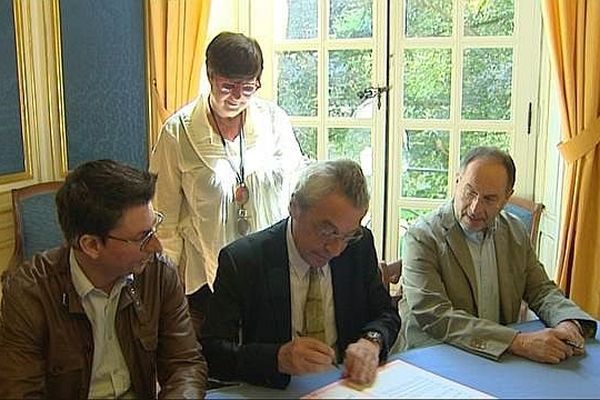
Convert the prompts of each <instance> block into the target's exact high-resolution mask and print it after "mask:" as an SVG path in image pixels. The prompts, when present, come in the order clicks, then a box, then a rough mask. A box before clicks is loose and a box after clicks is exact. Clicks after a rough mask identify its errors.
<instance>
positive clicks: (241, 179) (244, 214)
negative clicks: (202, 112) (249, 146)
mask: <svg viewBox="0 0 600 400" xmlns="http://www.w3.org/2000/svg"><path fill="white" fill-rule="evenodd" d="M208 109H209V111H210V115H211V116H212V119H213V121H215V128H217V133H218V134H219V138H221V144H222V145H223V150H225V157H226V158H227V162H228V163H229V166H230V167H231V169H232V170H233V172H234V173H235V180H236V185H235V188H234V189H233V201H234V202H235V204H236V205H237V207H238V219H237V223H236V227H237V231H238V233H239V234H240V235H242V236H245V235H246V234H248V231H249V230H250V222H249V221H248V218H249V217H248V210H246V209H245V208H244V206H245V205H246V203H248V199H249V198H250V192H249V190H248V186H247V185H246V181H245V171H244V147H245V146H244V136H245V135H244V124H243V121H242V118H243V117H242V116H240V130H239V136H240V168H239V171H238V169H236V168H235V166H234V165H233V162H232V161H231V158H230V157H229V151H227V143H226V142H225V138H224V137H223V133H222V132H221V127H220V126H219V121H217V118H216V116H215V112H214V111H213V108H212V105H211V103H210V97H209V98H208Z"/></svg>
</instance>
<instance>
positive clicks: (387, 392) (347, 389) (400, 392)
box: [303, 360, 494, 399]
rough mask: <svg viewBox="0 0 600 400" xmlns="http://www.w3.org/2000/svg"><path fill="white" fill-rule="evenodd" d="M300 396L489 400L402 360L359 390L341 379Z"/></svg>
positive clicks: (488, 396)
mask: <svg viewBox="0 0 600 400" xmlns="http://www.w3.org/2000/svg"><path fill="white" fill-rule="evenodd" d="M303 398H304V399H357V398H363V399H364V398H378V399H383V398H387V399H390V398H394V399H400V398H411V399H417V398H427V399H435V398H444V399H473V398H477V399H493V398H494V397H492V396H490V395H488V394H487V393H483V392H480V391H479V390H475V389H473V388H470V387H468V386H465V385H462V384H460V383H458V382H455V381H452V380H450V379H446V378H444V377H441V376H439V375H436V374H434V373H431V372H429V371H425V370H424V369H421V368H419V367H415V366H414V365H412V364H409V363H407V362H404V361H402V360H396V361H392V362H390V363H388V364H386V365H384V366H382V367H380V368H379V370H378V372H377V378H376V379H375V382H374V383H373V385H372V386H369V387H367V388H364V389H362V390H360V389H357V388H356V387H353V386H352V385H349V384H347V383H346V381H345V380H344V379H342V380H339V381H337V382H334V383H332V384H329V385H327V386H324V387H322V388H320V389H317V390H315V391H314V392H311V393H309V394H307V395H306V396H304V397H303Z"/></svg>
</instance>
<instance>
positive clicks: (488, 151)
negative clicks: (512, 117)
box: [460, 146, 516, 192]
mask: <svg viewBox="0 0 600 400" xmlns="http://www.w3.org/2000/svg"><path fill="white" fill-rule="evenodd" d="M483 158H487V159H493V160H496V161H498V162H499V163H500V164H502V165H503V166H504V169H505V170H506V176H507V177H508V186H507V188H506V190H507V192H508V191H510V190H512V188H513V187H514V186H515V175H516V167H515V162H514V161H513V159H512V157H511V156H510V155H509V154H508V153H506V152H504V151H502V150H500V149H499V148H497V147H488V146H480V147H475V148H473V149H471V150H469V152H468V153H467V154H466V155H465V156H464V157H463V159H462V161H461V162H460V172H461V173H462V172H464V171H465V169H466V168H467V166H468V165H469V164H470V163H471V162H473V161H475V160H479V159H483Z"/></svg>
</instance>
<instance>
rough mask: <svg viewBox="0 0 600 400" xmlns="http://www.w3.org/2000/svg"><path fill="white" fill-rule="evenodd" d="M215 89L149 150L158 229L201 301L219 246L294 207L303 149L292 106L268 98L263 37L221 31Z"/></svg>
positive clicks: (209, 52)
mask: <svg viewBox="0 0 600 400" xmlns="http://www.w3.org/2000/svg"><path fill="white" fill-rule="evenodd" d="M206 69H207V73H208V81H209V83H210V92H209V93H202V94H201V95H200V96H199V97H198V98H197V99H196V100H194V101H193V102H191V103H190V104H188V105H186V106H184V107H183V108H182V109H180V110H179V111H177V112H176V113H175V114H174V115H173V116H171V117H170V118H169V119H168V120H167V121H166V123H165V124H164V126H163V128H162V130H161V133H160V136H159V139H158V142H157V144H156V147H155V148H154V151H153V154H152V156H151V159H150V169H151V171H153V172H155V173H157V174H158V181H157V190H156V196H155V198H154V200H153V203H154V207H156V208H157V209H160V210H161V211H162V212H163V213H164V214H165V221H164V223H163V226H162V227H161V230H160V231H159V233H158V234H159V236H160V238H161V241H162V243H163V247H164V250H165V252H166V254H167V255H168V256H169V257H170V258H171V259H172V260H173V261H174V262H175V263H176V264H178V266H179V272H180V275H181V277H182V280H183V282H184V284H185V289H186V294H188V296H191V298H190V305H191V306H192V307H194V304H195V302H196V300H198V299H196V296H194V294H197V292H198V290H199V289H200V288H202V287H203V286H205V285H206V284H208V285H209V286H211V285H212V283H213V280H214V278H215V274H216V269H217V256H218V253H219V251H220V249H221V248H222V247H223V246H224V245H226V244H228V243H230V242H232V241H234V240H235V239H238V238H240V237H242V236H244V235H246V234H248V233H250V232H254V231H257V230H260V229H262V228H265V227H267V226H269V225H271V224H273V223H275V222H277V221H279V220H280V219H282V218H284V217H286V216H287V202H288V201H289V191H290V188H291V187H292V184H293V183H292V181H293V176H294V175H295V172H296V171H297V170H298V169H299V167H300V166H301V165H302V160H303V158H302V154H301V152H300V148H299V146H298V142H297V140H296V138H295V136H294V133H293V131H292V126H291V123H290V121H289V119H288V116H287V115H286V113H285V112H284V111H283V110H282V109H281V108H279V107H278V106H277V105H276V104H274V103H272V102H269V101H265V100H262V99H259V98H258V97H256V92H257V90H258V89H259V88H260V86H261V81H260V79H261V74H262V70H263V56H262V51H261V49H260V46H259V44H258V42H257V41H256V40H254V39H252V38H249V37H246V36H244V35H243V34H240V33H232V32H222V33H220V34H219V35H217V36H216V37H215V38H214V39H213V40H212V41H211V42H210V44H209V45H208V47H207V49H206Z"/></svg>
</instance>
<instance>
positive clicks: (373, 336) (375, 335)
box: [362, 331, 383, 347]
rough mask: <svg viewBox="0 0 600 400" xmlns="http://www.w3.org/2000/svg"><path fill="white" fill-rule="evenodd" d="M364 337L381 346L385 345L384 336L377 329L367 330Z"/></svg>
mask: <svg viewBox="0 0 600 400" xmlns="http://www.w3.org/2000/svg"><path fill="white" fill-rule="evenodd" d="M362 337H363V339H366V340H368V341H369V342H372V343H375V344H376V345H379V347H383V336H381V333H379V332H377V331H367V332H365V334H364V335H363V336H362Z"/></svg>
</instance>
